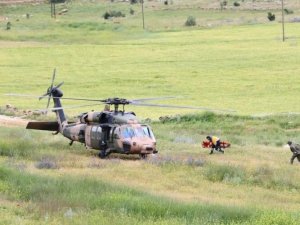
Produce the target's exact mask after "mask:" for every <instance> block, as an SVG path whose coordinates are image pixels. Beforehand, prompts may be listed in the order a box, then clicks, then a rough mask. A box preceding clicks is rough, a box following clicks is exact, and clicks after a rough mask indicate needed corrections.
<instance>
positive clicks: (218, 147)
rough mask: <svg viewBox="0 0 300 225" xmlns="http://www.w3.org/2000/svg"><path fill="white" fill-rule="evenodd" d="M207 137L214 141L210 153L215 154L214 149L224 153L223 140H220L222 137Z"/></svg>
mask: <svg viewBox="0 0 300 225" xmlns="http://www.w3.org/2000/svg"><path fill="white" fill-rule="evenodd" d="M206 139H207V140H209V141H210V142H211V143H212V149H211V150H210V153H209V154H213V152H214V149H215V150H216V151H219V152H222V153H224V151H223V150H222V149H221V140H220V138H218V137H216V136H207V137H206Z"/></svg>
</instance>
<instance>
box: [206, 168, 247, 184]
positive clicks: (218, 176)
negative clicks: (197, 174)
mask: <svg viewBox="0 0 300 225" xmlns="http://www.w3.org/2000/svg"><path fill="white" fill-rule="evenodd" d="M204 175H205V177H206V178H207V179H208V180H209V181H212V182H225V183H232V184H241V183H243V182H245V177H246V172H245V170H244V169H243V168H240V167H236V166H231V165H209V166H208V167H207V168H206V171H205V173H204Z"/></svg>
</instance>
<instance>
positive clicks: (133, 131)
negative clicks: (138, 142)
mask: <svg viewBox="0 0 300 225" xmlns="http://www.w3.org/2000/svg"><path fill="white" fill-rule="evenodd" d="M121 135H122V137H123V138H132V137H150V136H149V133H148V132H147V131H146V130H145V129H144V128H143V127H137V128H133V127H125V128H123V129H122V133H121Z"/></svg>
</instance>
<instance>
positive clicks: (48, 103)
mask: <svg viewBox="0 0 300 225" xmlns="http://www.w3.org/2000/svg"><path fill="white" fill-rule="evenodd" d="M50 100H51V93H50V94H49V98H48V102H47V107H46V109H48V108H49V105H50Z"/></svg>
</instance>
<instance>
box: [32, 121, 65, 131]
mask: <svg viewBox="0 0 300 225" xmlns="http://www.w3.org/2000/svg"><path fill="white" fill-rule="evenodd" d="M26 129H34V130H49V131H58V130H59V124H58V122H28V124H27V126H26Z"/></svg>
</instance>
